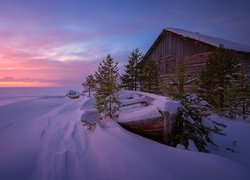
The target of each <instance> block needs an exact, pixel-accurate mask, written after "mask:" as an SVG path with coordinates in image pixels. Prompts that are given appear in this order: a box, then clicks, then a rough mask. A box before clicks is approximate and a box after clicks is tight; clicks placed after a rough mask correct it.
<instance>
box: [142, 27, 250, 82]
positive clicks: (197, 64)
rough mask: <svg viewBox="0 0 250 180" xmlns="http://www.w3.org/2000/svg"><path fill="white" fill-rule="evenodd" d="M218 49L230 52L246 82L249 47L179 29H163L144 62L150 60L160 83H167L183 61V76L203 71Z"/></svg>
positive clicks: (248, 65)
mask: <svg viewBox="0 0 250 180" xmlns="http://www.w3.org/2000/svg"><path fill="white" fill-rule="evenodd" d="M220 45H223V46H224V47H225V48H226V49H229V50H230V51H232V53H233V55H234V58H235V59H237V60H239V62H240V63H241V64H242V67H243V68H244V71H245V72H246V74H247V76H248V78H250V47H249V46H245V45H241V44H238V43H235V42H232V41H228V40H224V39H221V38H215V37H211V36H206V35H203V34H200V33H198V32H190V31H186V30H182V29H176V28H165V29H163V30H162V32H161V33H160V35H159V36H158V37H157V39H156V40H155V42H154V43H153V45H152V46H151V47H150V49H149V50H148V52H147V53H146V54H145V56H144V59H145V60H146V59H152V60H154V61H155V62H156V63H157V64H158V65H159V68H160V77H161V79H162V80H163V81H164V82H165V83H169V82H170V80H171V79H172V77H173V76H174V73H175V71H176V65H177V62H178V61H180V60H183V62H184V64H185V70H186V72H185V73H186V74H185V75H186V76H189V77H190V78H194V77H197V76H198V75H199V74H200V72H201V71H202V70H203V69H204V67H205V64H206V61H207V60H208V57H209V55H210V54H211V53H212V52H213V51H215V50H216V48H218V47H219V46H220Z"/></svg>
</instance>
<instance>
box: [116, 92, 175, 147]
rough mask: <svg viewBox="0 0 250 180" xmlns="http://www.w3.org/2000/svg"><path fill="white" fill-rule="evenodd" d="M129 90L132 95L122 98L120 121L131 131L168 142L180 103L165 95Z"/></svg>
mask: <svg viewBox="0 0 250 180" xmlns="http://www.w3.org/2000/svg"><path fill="white" fill-rule="evenodd" d="M129 92H130V93H131V94H130V96H128V95H127V96H125V97H126V98H123V99H122V98H120V99H121V100H120V101H121V104H122V107H121V111H120V115H119V117H118V119H117V121H118V123H119V124H120V125H121V126H122V127H124V128H125V129H127V130H129V131H131V132H134V133H136V134H139V135H141V136H144V137H147V138H150V139H153V140H156V141H158V142H161V143H166V144H168V142H169V139H170V138H171V137H170V136H171V134H172V129H173V125H174V122H175V119H176V112H177V109H178V107H179V103H178V102H177V101H172V100H170V99H167V98H166V97H164V96H158V95H154V94H150V93H141V92H131V91H129Z"/></svg>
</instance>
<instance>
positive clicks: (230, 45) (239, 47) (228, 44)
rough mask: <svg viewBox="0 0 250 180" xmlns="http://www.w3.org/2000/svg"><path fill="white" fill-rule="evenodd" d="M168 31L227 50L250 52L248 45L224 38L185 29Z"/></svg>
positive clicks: (168, 29)
mask: <svg viewBox="0 0 250 180" xmlns="http://www.w3.org/2000/svg"><path fill="white" fill-rule="evenodd" d="M165 29H166V30H167V31H171V32H174V33H176V34H179V35H182V36H184V37H189V38H191V39H195V40H198V41H202V42H205V43H207V44H210V45H213V46H216V47H219V45H221V44H222V45H223V46H224V47H225V48H227V49H232V50H236V51H244V52H250V47H249V46H247V45H243V44H239V43H235V42H232V41H229V40H225V39H222V38H218V37H212V36H207V35H204V34H200V33H198V32H191V31H187V30H183V29H178V28H169V27H168V28H165Z"/></svg>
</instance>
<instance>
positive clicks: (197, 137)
mask: <svg viewBox="0 0 250 180" xmlns="http://www.w3.org/2000/svg"><path fill="white" fill-rule="evenodd" d="M196 79H197V78H193V79H190V78H187V77H186V75H185V64H184V61H183V60H182V59H181V60H179V61H178V63H177V67H176V73H175V77H174V78H173V79H172V83H170V84H169V85H166V86H164V92H166V94H167V95H168V96H171V97H172V98H174V99H176V100H178V101H180V104H181V106H180V107H179V109H178V112H177V118H176V122H175V125H174V129H173V132H174V133H173V137H174V138H173V140H172V142H171V145H173V146H176V145H177V144H183V145H184V146H185V147H186V148H188V146H189V141H190V140H192V141H193V142H194V144H195V146H196V147H197V149H198V150H199V151H204V152H206V151H207V147H206V146H207V144H213V145H215V143H214V142H213V140H212V139H211V138H210V133H211V132H215V133H220V134H222V133H221V130H220V129H219V128H218V124H217V125H214V127H213V128H211V127H208V126H206V125H205V123H204V121H205V120H206V121H211V120H210V119H209V118H208V116H209V115H210V113H209V112H210V106H209V104H208V103H207V102H206V101H204V100H203V99H202V98H201V97H199V96H198V95H197V94H195V93H194V91H195V88H194V87H195V85H196ZM185 86H192V87H191V88H189V89H188V90H187V89H186V88H185Z"/></svg>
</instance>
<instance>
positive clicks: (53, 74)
mask: <svg viewBox="0 0 250 180" xmlns="http://www.w3.org/2000/svg"><path fill="white" fill-rule="evenodd" d="M192 1H195V0H192ZM194 3H195V4H196V6H195V7H191V6H190V4H192V3H186V2H185V1H183V2H182V3H179V2H172V1H163V0H159V1H142V0H139V1H136V2H135V1H124V2H119V3H118V1H114V0H110V1H94V2H90V1H82V0H76V1H66V0H57V1H49V0H43V1H33V0H26V1H20V0H12V1H1V2H0V12H1V13H0V87H6V86H11V87H15V86H36V87H37V86H79V85H80V84H81V83H82V81H83V80H84V78H85V77H86V76H87V75H88V74H90V73H94V71H95V70H96V69H97V65H98V64H99V62H100V61H101V60H103V59H104V58H105V57H106V56H107V54H111V55H112V57H113V58H114V59H115V60H116V61H119V63H120V66H121V67H123V65H124V63H127V60H128V56H129V54H130V52H131V51H132V50H133V49H135V48H139V49H140V50H141V51H142V52H143V53H145V52H146V51H147V50H148V48H149V47H150V46H151V43H152V42H153V41H154V40H155V39H156V37H157V35H158V34H159V33H160V32H161V30H162V29H163V28H164V27H167V26H170V27H180V28H183V29H187V30H191V31H197V32H198V31H201V32H202V33H204V34H208V35H213V36H219V37H222V38H225V39H229V40H234V41H236V42H240V43H242V44H246V45H250V39H249V38H246V37H250V24H249V21H248V20H246V19H247V18H245V17H249V16H250V14H249V10H248V8H247V7H249V6H248V5H249V3H247V1H246V2H245V4H244V3H227V4H224V3H222V2H220V3H217V4H216V8H215V6H211V3H212V2H210V1H205V2H198V1H197V2H194ZM225 6H226V7H225ZM224 7H225V8H224ZM237 9H240V11H237ZM196 13H199V16H196ZM191 17H192V18H191ZM215 17H220V18H215ZM204 22H206V23H205V24H204ZM228 29H230V31H228Z"/></svg>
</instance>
